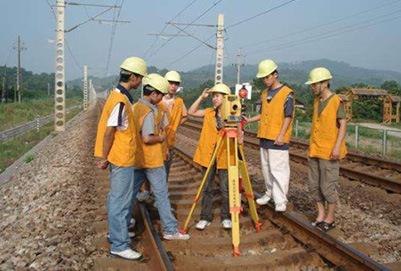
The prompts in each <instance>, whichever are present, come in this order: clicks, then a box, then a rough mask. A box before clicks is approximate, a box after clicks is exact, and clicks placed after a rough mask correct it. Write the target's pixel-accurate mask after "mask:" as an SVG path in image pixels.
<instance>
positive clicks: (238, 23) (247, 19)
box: [226, 0, 296, 29]
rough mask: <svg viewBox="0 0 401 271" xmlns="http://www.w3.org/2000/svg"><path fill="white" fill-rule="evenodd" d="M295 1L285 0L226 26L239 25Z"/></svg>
mask: <svg viewBox="0 0 401 271" xmlns="http://www.w3.org/2000/svg"><path fill="white" fill-rule="evenodd" d="M295 1H296V0H290V1H288V2H285V3H283V4H280V5H278V6H275V7H272V8H269V9H268V10H265V11H263V12H261V13H258V14H256V15H253V16H251V17H249V18H246V19H244V20H242V21H239V22H237V23H234V24H232V25H229V26H227V27H226V29H229V28H232V27H235V26H238V25H240V24H243V23H245V22H248V21H250V20H252V19H255V18H256V17H259V16H262V15H264V14H266V13H269V12H271V11H273V10H276V9H279V8H281V7H284V6H286V5H288V4H291V3H292V2H295Z"/></svg>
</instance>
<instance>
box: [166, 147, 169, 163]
mask: <svg viewBox="0 0 401 271" xmlns="http://www.w3.org/2000/svg"><path fill="white" fill-rule="evenodd" d="M168 160H170V152H169V150H168V149H167V150H166V161H168Z"/></svg>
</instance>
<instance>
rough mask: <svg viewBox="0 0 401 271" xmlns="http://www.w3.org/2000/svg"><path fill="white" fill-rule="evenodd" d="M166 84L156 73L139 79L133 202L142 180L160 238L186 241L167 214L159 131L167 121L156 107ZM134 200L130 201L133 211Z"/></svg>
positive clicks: (174, 220) (164, 92) (166, 86)
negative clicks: (155, 212)
mask: <svg viewBox="0 0 401 271" xmlns="http://www.w3.org/2000/svg"><path fill="white" fill-rule="evenodd" d="M168 87H169V84H168V81H167V80H166V79H165V78H164V77H162V76H161V75H159V74H154V73H153V74H149V75H148V76H147V77H145V79H144V80H143V97H142V98H141V99H139V101H138V102H137V103H135V104H134V106H133V115H134V126H135V127H136V129H135V131H134V133H133V140H134V142H136V148H135V153H134V155H133V157H134V166H135V168H134V169H135V170H134V176H135V181H134V189H133V190H134V194H133V199H135V198H136V195H137V193H138V191H139V188H140V187H141V186H142V184H143V182H144V181H145V179H147V180H148V181H149V182H150V186H151V188H152V191H153V194H154V195H155V200H156V203H155V206H156V207H157V209H158V212H159V216H160V220H161V222H162V226H163V238H164V239H167V240H188V239H189V235H188V234H183V233H180V232H179V231H178V224H177V220H176V219H175V217H174V216H173V213H172V212H171V204H170V199H169V193H168V187H167V181H166V170H165V168H164V160H165V152H163V143H164V142H165V140H166V135H165V134H164V133H163V131H162V130H161V129H163V127H166V125H165V124H166V123H168V118H167V116H166V115H165V114H161V112H160V108H158V106H157V104H158V103H159V102H160V101H161V100H162V98H163V96H164V95H165V94H167V93H168ZM133 204H134V200H133V201H132V206H131V208H130V209H132V208H133Z"/></svg>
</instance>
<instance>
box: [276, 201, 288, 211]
mask: <svg viewBox="0 0 401 271" xmlns="http://www.w3.org/2000/svg"><path fill="white" fill-rule="evenodd" d="M285 210H287V204H285V203H279V204H276V212H285Z"/></svg>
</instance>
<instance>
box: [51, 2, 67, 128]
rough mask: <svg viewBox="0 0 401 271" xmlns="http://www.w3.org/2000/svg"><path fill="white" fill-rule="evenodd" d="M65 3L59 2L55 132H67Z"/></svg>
mask: <svg viewBox="0 0 401 271" xmlns="http://www.w3.org/2000/svg"><path fill="white" fill-rule="evenodd" d="M64 12H65V1H64V0H57V13H56V14H57V29H56V71H55V84H54V100H55V102H54V131H55V132H63V131H65V59H64V23H65V13H64Z"/></svg>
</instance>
